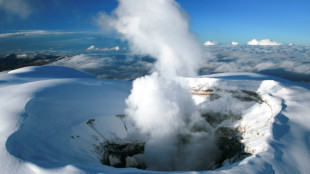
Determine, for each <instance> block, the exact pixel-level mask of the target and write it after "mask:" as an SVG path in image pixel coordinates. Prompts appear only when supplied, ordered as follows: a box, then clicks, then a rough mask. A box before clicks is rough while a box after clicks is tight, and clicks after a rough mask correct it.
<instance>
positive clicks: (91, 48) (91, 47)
mask: <svg viewBox="0 0 310 174" xmlns="http://www.w3.org/2000/svg"><path fill="white" fill-rule="evenodd" d="M94 49H95V46H94V45H91V46H90V47H88V48H87V50H94Z"/></svg>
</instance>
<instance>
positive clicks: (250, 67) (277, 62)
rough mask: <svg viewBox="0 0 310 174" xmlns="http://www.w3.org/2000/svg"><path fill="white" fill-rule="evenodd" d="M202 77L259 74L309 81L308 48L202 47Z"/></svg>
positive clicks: (309, 53)
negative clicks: (234, 73)
mask: <svg viewBox="0 0 310 174" xmlns="http://www.w3.org/2000/svg"><path fill="white" fill-rule="evenodd" d="M204 51H205V53H204V55H205V63H204V67H203V68H202V70H201V73H202V74H210V73H220V72H260V73H264V74H269V75H274V76H278V77H282V78H286V79H289V80H294V81H310V47H304V46H288V45H286V46H285V45H283V46H277V47H253V46H227V45H218V46H214V47H206V48H205V50H204Z"/></svg>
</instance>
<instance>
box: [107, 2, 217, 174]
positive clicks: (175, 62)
mask: <svg viewBox="0 0 310 174" xmlns="http://www.w3.org/2000/svg"><path fill="white" fill-rule="evenodd" d="M114 15H115V17H114V19H110V20H109V24H110V25H111V26H112V27H113V28H114V29H115V30H116V31H117V32H119V33H120V34H121V35H122V36H123V37H124V39H126V40H128V42H129V45H130V48H131V51H132V52H133V53H135V54H140V55H150V56H152V57H154V58H156V59H157V61H156V63H155V67H154V72H153V74H152V75H150V76H144V77H141V78H138V79H136V80H135V81H134V82H133V89H132V91H131V94H130V96H129V97H128V99H127V100H126V102H127V106H128V107H127V109H126V110H125V112H126V114H127V115H128V117H129V119H130V120H131V121H132V123H133V124H134V125H135V126H137V127H138V129H139V131H140V132H141V133H142V134H144V135H145V137H146V138H147V143H146V148H145V157H146V163H147V167H148V169H153V170H190V169H207V168H210V166H211V165H212V163H211V162H209V161H211V160H212V159H214V158H216V155H212V154H215V153H210V151H213V152H216V151H217V149H216V148H215V146H214V143H213V141H212V129H211V127H210V126H209V124H208V123H207V122H206V121H205V120H204V119H203V118H201V116H200V114H199V112H198V109H197V106H196V105H195V104H194V101H193V99H192V97H191V94H190V93H189V91H188V86H187V85H186V84H185V83H182V80H181V79H182V78H181V77H182V76H195V75H197V70H198V68H199V65H200V64H201V62H202V58H201V47H200V44H199V43H198V41H197V39H196V38H195V37H194V36H193V35H192V34H191V33H190V32H189V24H188V21H187V18H186V15H185V13H184V11H183V10H182V9H181V7H180V6H179V4H177V3H176V2H175V1H174V0H119V6H118V7H117V9H116V10H115V11H114ZM102 18H103V19H106V16H103V17H102ZM197 126H198V127H199V130H200V131H193V130H194V129H195V128H196V127H197ZM201 130H202V131H201ZM206 149H209V151H208V150H206ZM210 159H211V160H210Z"/></svg>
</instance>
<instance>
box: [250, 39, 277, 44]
mask: <svg viewBox="0 0 310 174" xmlns="http://www.w3.org/2000/svg"><path fill="white" fill-rule="evenodd" d="M248 45H281V43H279V42H275V41H271V40H270V39H262V40H260V41H259V40H256V39H252V40H251V41H249V42H248Z"/></svg>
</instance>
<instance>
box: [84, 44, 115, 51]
mask: <svg viewBox="0 0 310 174" xmlns="http://www.w3.org/2000/svg"><path fill="white" fill-rule="evenodd" d="M86 50H89V51H91V50H98V51H118V50H120V48H119V46H115V47H112V48H96V47H95V46H94V45H91V46H90V47H88V48H87V49H86Z"/></svg>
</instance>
